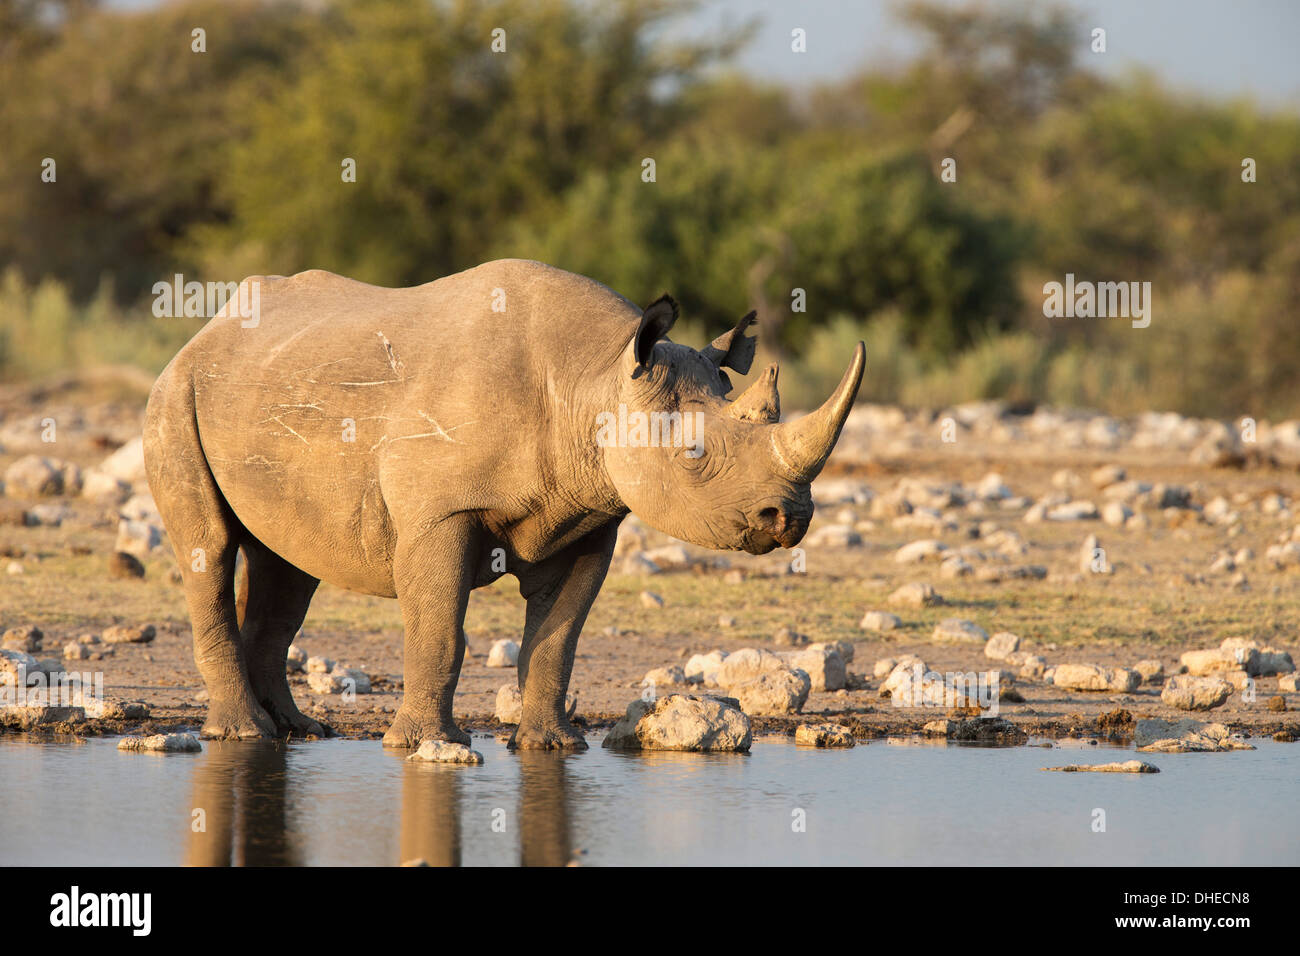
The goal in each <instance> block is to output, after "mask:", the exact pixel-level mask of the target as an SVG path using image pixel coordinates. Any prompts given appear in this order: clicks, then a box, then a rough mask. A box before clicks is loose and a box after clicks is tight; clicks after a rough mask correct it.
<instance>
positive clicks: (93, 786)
mask: <svg viewBox="0 0 1300 956" xmlns="http://www.w3.org/2000/svg"><path fill="white" fill-rule="evenodd" d="M591 740H592V743H593V747H592V749H591V750H590V751H589V752H587V753H583V754H569V755H560V754H549V753H532V754H530V753H523V754H511V753H510V752H509V751H507V750H506V749H505V745H504V744H503V743H501V742H498V741H497V740H495V739H493V738H476V739H475V741H474V747H475V749H477V750H479V751H480V752H482V753H483V755H484V758H485V760H486V762H485V764H484V765H483V766H479V767H453V766H438V765H427V764H420V763H417V762H414V761H411V762H407V761H405V760H403V759H402V755H400V754H398V753H395V752H392V751H386V750H384V749H383V748H382V747H381V746H380V744H379V742H378V741H354V740H331V741H320V742H312V743H298V744H290V745H287V746H285V745H274V744H255V743H214V742H204V752H203V753H202V754H197V755H187V754H167V755H158V754H133V753H124V752H121V751H118V750H117V749H116V743H117V741H116V740H114V739H107V740H100V739H93V740H89V741H86V742H83V743H48V742H42V743H32V742H27V741H24V740H21V739H16V738H12V737H10V738H0V865H20V864H27V865H49V864H71V865H102V866H112V865H122V864H142V865H154V864H160V865H173V864H182V863H184V864H211V865H229V864H232V863H233V864H245V865H273V864H335V865H339V864H341V865H389V864H395V863H399V862H401V861H403V860H411V859H416V858H423V859H425V860H427V861H428V862H429V863H431V864H465V865H503V866H511V865H518V864H520V863H523V864H557V863H558V864H562V863H566V862H569V861H570V860H577V861H579V862H581V863H583V864H594V865H600V864H620V863H645V864H658V865H692V864H795V865H818V864H820V865H827V864H895V865H926V864H949V865H954V864H956V865H960V864H1049V865H1051V864H1085V865H1127V864H1138V865H1141V864H1151V863H1160V864H1192V865H1218V864H1234V863H1236V864H1290V865H1294V864H1295V863H1297V862H1300V814H1297V813H1296V812H1295V808H1296V799H1297V795H1298V794H1300V786H1298V785H1300V745H1287V744H1276V743H1273V742H1272V741H1268V740H1257V741H1252V743H1255V744H1256V745H1257V746H1258V748H1259V749H1258V750H1255V751H1239V752H1233V753H1219V754H1174V755H1165V754H1154V755H1138V756H1140V757H1143V758H1144V759H1147V760H1149V761H1151V762H1152V763H1155V764H1156V765H1157V766H1159V767H1160V769H1161V771H1162V772H1161V773H1160V774H1154V775H1153V774H1143V775H1134V774H1078V773H1073V774H1063V773H1043V772H1041V771H1040V770H1039V768H1040V767H1044V766H1058V765H1062V764H1069V763H1106V762H1109V761H1113V760H1126V759H1130V758H1131V757H1132V756H1133V754H1132V752H1131V750H1127V749H1124V748H1114V747H1101V746H1097V747H1092V746H1080V745H1078V744H1077V743H1076V742H1073V741H1066V742H1064V744H1063V745H1062V746H1060V747H1058V748H1054V749H1050V750H1049V749H1044V748H1040V747H1012V748H984V747H963V746H954V745H947V746H946V745H943V744H942V743H940V744H938V745H933V744H931V745H924V744H921V743H919V742H913V744H914V745H899V744H896V743H887V742H885V741H873V742H871V743H870V745H868V746H861V745H859V746H858V747H856V748H854V749H852V750H847V751H815V750H805V749H802V748H796V747H795V746H793V744H791V743H789V742H787V741H785V740H782V739H770V738H762V739H759V740H757V741H755V744H754V749H753V752H752V754H750V755H749V756H742V755H723V754H717V755H710V754H618V753H613V752H610V751H605V750H601V749H600V746H599V740H598V739H596V737H595V735H592V737H591ZM1097 810H1102V811H1104V813H1105V821H1104V822H1105V830H1104V832H1094V821H1095V820H1096V813H1095V811H1097ZM800 820H802V821H803V822H804V824H805V825H804V828H803V830H802V831H801V832H800V831H799V830H798V829H797V824H798V823H799V822H800ZM200 824H202V827H201V830H200V826H199V825H200ZM196 831H197V832H196Z"/></svg>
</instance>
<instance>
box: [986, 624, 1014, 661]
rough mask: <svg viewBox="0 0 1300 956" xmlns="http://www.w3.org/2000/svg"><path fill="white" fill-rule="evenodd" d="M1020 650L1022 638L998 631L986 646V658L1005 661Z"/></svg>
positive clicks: (1008, 632)
mask: <svg viewBox="0 0 1300 956" xmlns="http://www.w3.org/2000/svg"><path fill="white" fill-rule="evenodd" d="M1018 650H1020V638H1019V637H1017V636H1016V635H1015V634H1012V633H1011V632H1010V631H998V632H997V633H996V634H994V635H993V636H992V637H990V638H989V640H988V643H987V644H985V645H984V656H985V657H988V658H992V659H993V660H995V661H1004V660H1006V659H1007V657H1008V656H1010V655H1011V654H1014V653H1015V652H1016V651H1018Z"/></svg>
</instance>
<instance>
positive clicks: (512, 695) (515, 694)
mask: <svg viewBox="0 0 1300 956" xmlns="http://www.w3.org/2000/svg"><path fill="white" fill-rule="evenodd" d="M523 712H524V698H523V695H522V694H520V693H519V685H518V684H502V685H501V687H500V689H498V690H497V701H496V709H495V711H494V713H495V716H496V719H497V720H499V721H501V723H503V724H517V723H519V721H520V719H521V718H522V717H523ZM577 712H578V695H577V694H575V693H573V691H569V693H567V694H565V695H564V715H565V716H566V717H569V718H572V717H573V715H574V714H575V713H577Z"/></svg>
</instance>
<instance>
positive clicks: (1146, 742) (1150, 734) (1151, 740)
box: [1133, 717, 1255, 753]
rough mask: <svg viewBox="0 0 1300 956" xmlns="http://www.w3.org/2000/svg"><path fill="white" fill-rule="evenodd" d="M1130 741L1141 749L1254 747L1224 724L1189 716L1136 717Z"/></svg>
mask: <svg viewBox="0 0 1300 956" xmlns="http://www.w3.org/2000/svg"><path fill="white" fill-rule="evenodd" d="M1133 744H1134V746H1135V747H1137V749H1138V750H1139V751H1141V752H1144V753H1194V752H1201V751H1210V752H1213V751H1224V750H1254V749H1255V748H1254V747H1252V746H1251V745H1250V744H1248V743H1245V742H1244V741H1240V740H1236V739H1234V738H1233V737H1232V735H1231V734H1230V733H1229V732H1228V728H1227V727H1225V726H1224V725H1223V724H1205V723H1201V722H1200V721H1199V720H1193V719H1192V718H1190V717H1187V718H1184V719H1182V720H1158V719H1155V718H1143V719H1139V720H1138V722H1137V726H1136V727H1135V728H1134V731H1133Z"/></svg>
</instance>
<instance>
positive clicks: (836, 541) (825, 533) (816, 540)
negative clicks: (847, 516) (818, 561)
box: [805, 524, 862, 548]
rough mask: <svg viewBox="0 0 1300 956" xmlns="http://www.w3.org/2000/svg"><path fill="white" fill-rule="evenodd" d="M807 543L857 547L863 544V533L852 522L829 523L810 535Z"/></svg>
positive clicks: (814, 545) (822, 545)
mask: <svg viewBox="0 0 1300 956" xmlns="http://www.w3.org/2000/svg"><path fill="white" fill-rule="evenodd" d="M805 544H807V545H810V546H812V547H814V548H856V547H859V546H860V545H861V544H862V535H860V534H858V532H857V531H856V530H855V529H854V527H853V525H850V524H827V525H822V526H821V527H820V528H818V529H817V530H816V531H814V532H813V533H812V534H810V535H808V538H807V540H806V541H805Z"/></svg>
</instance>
